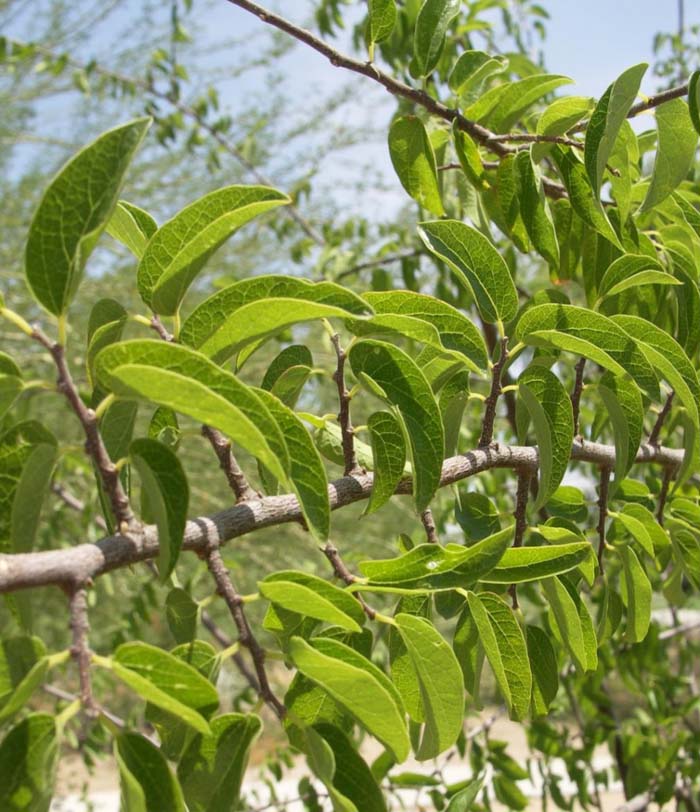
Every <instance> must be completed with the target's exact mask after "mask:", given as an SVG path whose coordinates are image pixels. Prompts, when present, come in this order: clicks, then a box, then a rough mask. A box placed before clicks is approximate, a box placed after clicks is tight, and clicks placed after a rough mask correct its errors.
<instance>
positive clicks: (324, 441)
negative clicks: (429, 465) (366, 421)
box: [304, 416, 410, 473]
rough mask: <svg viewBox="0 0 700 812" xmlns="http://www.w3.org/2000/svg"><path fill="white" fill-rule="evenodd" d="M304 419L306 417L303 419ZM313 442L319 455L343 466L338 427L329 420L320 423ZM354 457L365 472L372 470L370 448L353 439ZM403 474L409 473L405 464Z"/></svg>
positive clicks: (372, 463) (340, 437)
mask: <svg viewBox="0 0 700 812" xmlns="http://www.w3.org/2000/svg"><path fill="white" fill-rule="evenodd" d="M304 419H306V416H305V418H304ZM314 442H315V444H316V447H317V448H318V450H319V451H320V453H321V454H322V455H323V456H324V457H325V458H326V459H327V460H330V461H331V462H334V463H335V464H336V465H344V464H345V457H344V456H343V436H342V432H341V429H340V426H339V425H338V424H337V423H334V422H331V421H330V420H324V421H321V425H319V426H318V428H317V429H316V431H315V433H314ZM355 456H356V457H357V464H358V465H359V466H361V467H362V468H364V469H365V470H367V471H373V470H374V460H373V459H372V448H371V447H370V446H369V445H367V443H364V442H362V440H360V439H358V438H357V437H355ZM404 473H410V465H408V464H406V466H405V468H404Z"/></svg>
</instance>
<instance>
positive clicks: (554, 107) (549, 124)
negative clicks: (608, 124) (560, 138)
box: [532, 96, 593, 161]
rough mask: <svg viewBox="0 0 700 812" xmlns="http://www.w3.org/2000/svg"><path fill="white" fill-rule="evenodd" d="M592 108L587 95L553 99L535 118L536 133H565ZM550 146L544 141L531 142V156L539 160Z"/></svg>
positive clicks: (549, 134) (591, 100) (591, 102)
mask: <svg viewBox="0 0 700 812" xmlns="http://www.w3.org/2000/svg"><path fill="white" fill-rule="evenodd" d="M592 109H593V99H591V98H589V97H587V96H563V97H562V98H559V99H555V100H554V101H553V102H552V103H551V104H550V105H549V107H547V108H546V109H545V110H544V112H543V113H542V115H541V116H540V117H539V118H538V119H537V128H536V133H537V135H547V136H553V135H565V134H566V133H567V132H568V131H569V130H570V129H571V128H572V127H573V126H575V125H576V124H578V123H579V122H580V121H582V120H583V119H584V118H586V117H587V116H588V114H589V113H590V112H591V110H592ZM550 149H551V147H550V146H549V145H547V144H546V143H542V144H533V147H532V157H533V160H534V161H540V160H541V159H542V158H543V157H544V156H545V155H546V154H547V153H548V152H549V151H550Z"/></svg>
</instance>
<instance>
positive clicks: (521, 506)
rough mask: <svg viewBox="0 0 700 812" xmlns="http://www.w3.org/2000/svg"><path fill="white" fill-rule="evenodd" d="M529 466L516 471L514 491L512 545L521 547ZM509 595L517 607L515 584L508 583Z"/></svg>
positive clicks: (525, 528)
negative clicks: (516, 483)
mask: <svg viewBox="0 0 700 812" xmlns="http://www.w3.org/2000/svg"><path fill="white" fill-rule="evenodd" d="M531 479H532V469H531V468H521V469H520V470H519V471H518V488H517V491H516V493H515V512H514V515H515V536H514V537H513V547H522V545H523V538H524V536H525V531H526V530H527V498H528V495H529V493H530V480H531ZM509 591H510V597H511V600H512V602H513V609H517V608H518V593H517V587H516V585H515V584H511V585H510V590H509Z"/></svg>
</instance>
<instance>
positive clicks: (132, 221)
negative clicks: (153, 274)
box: [105, 200, 158, 259]
mask: <svg viewBox="0 0 700 812" xmlns="http://www.w3.org/2000/svg"><path fill="white" fill-rule="evenodd" d="M105 230H106V231H107V233H108V234H109V235H110V237H114V239H115V240H117V241H118V242H120V243H123V244H124V245H125V246H126V247H127V248H128V249H129V251H131V253H132V254H133V255H134V256H135V257H136V259H141V257H142V256H143V252H144V249H145V248H146V243H147V242H148V240H149V238H150V237H152V236H153V234H155V232H156V231H157V230H158V224H157V223H156V221H155V220H154V219H153V218H152V217H151V215H150V214H148V212H146V211H144V210H143V209H140V208H139V207H138V206H134V205H133V203H127V202H126V200H120V201H119V202H118V203H117V205H116V207H115V209H114V211H113V212H112V217H111V218H110V220H109V222H108V223H107V227H106V229H105Z"/></svg>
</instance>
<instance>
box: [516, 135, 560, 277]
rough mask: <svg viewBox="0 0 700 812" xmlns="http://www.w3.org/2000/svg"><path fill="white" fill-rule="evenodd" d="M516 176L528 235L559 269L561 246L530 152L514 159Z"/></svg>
mask: <svg viewBox="0 0 700 812" xmlns="http://www.w3.org/2000/svg"><path fill="white" fill-rule="evenodd" d="M514 169H515V177H516V179H517V195H518V198H519V203H520V215H521V217H522V219H523V223H524V224H525V229H526V230H527V233H528V236H529V237H530V239H531V240H532V244H533V246H534V247H535V250H536V251H537V253H538V254H540V255H541V256H542V257H544V259H545V260H547V262H548V263H549V264H550V265H551V266H552V267H553V268H558V267H559V243H558V242H557V233H556V230H555V228H554V221H553V220H552V213H551V212H550V210H549V203H548V202H547V198H546V197H545V194H544V187H543V185H542V178H541V176H540V174H539V171H538V170H537V168H536V167H535V165H534V163H533V161H532V154H531V152H530V150H523V151H522V152H519V153H518V154H517V155H516V157H515V163H514Z"/></svg>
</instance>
